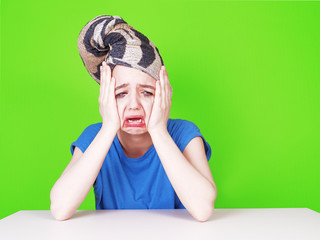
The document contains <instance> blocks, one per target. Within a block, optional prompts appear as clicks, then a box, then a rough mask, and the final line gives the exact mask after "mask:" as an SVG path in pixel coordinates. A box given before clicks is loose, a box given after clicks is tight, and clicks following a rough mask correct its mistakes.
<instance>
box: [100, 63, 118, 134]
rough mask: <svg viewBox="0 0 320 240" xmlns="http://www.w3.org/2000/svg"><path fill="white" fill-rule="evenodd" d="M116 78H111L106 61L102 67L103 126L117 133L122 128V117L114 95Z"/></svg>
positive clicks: (101, 111)
mask: <svg viewBox="0 0 320 240" xmlns="http://www.w3.org/2000/svg"><path fill="white" fill-rule="evenodd" d="M115 82H116V81H115V79H114V77H112V78H111V68H110V67H109V66H108V65H107V63H106V62H105V61H103V62H102V66H101V67H100V96H99V104H100V108H99V110H100V115H101V117H102V128H107V129H109V130H111V131H114V132H115V133H117V132H118V130H119V129H120V126H121V125H120V118H119V114H118V109H117V103H116V98H115V95H114V89H115Z"/></svg>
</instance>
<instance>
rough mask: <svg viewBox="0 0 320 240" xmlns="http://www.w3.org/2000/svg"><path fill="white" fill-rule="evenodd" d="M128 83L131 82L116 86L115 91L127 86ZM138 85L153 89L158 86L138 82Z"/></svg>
mask: <svg viewBox="0 0 320 240" xmlns="http://www.w3.org/2000/svg"><path fill="white" fill-rule="evenodd" d="M128 85H129V83H123V84H121V85H119V86H117V87H116V88H115V91H117V90H119V89H120V88H124V87H127V86H128ZM138 87H144V88H151V89H153V90H156V88H155V87H154V86H151V85H148V84H138Z"/></svg>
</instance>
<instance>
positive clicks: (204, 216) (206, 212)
mask: <svg viewBox="0 0 320 240" xmlns="http://www.w3.org/2000/svg"><path fill="white" fill-rule="evenodd" d="M216 198H217V189H216V188H214V191H212V193H211V194H210V197H209V198H208V199H209V200H208V201H206V202H205V203H203V204H201V206H200V208H199V209H198V211H197V212H195V213H194V214H193V217H194V218H195V219H196V220H197V221H199V222H206V221H208V220H209V219H210V218H211V216H212V215H213V213H214V202H215V200H216Z"/></svg>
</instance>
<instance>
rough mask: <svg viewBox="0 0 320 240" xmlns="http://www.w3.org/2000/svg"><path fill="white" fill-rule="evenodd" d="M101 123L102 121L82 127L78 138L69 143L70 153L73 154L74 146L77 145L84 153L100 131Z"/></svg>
mask: <svg viewBox="0 0 320 240" xmlns="http://www.w3.org/2000/svg"><path fill="white" fill-rule="evenodd" d="M101 125H102V123H95V124H92V125H90V126H88V127H87V128H86V129H84V131H83V132H82V133H81V135H80V136H79V137H78V139H77V140H76V141H74V142H73V143H72V144H71V147H70V150H71V154H72V155H73V152H74V148H75V146H77V147H78V148H79V149H80V150H81V151H82V152H83V153H84V152H85V151H86V149H87V148H88V146H89V145H90V144H91V142H92V141H93V139H94V138H95V137H96V135H97V134H98V132H99V131H100V129H101Z"/></svg>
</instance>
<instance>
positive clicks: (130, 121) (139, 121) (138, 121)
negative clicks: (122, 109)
mask: <svg viewBox="0 0 320 240" xmlns="http://www.w3.org/2000/svg"><path fill="white" fill-rule="evenodd" d="M128 122H129V123H132V122H137V123H141V119H139V120H131V119H129V120H128Z"/></svg>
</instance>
